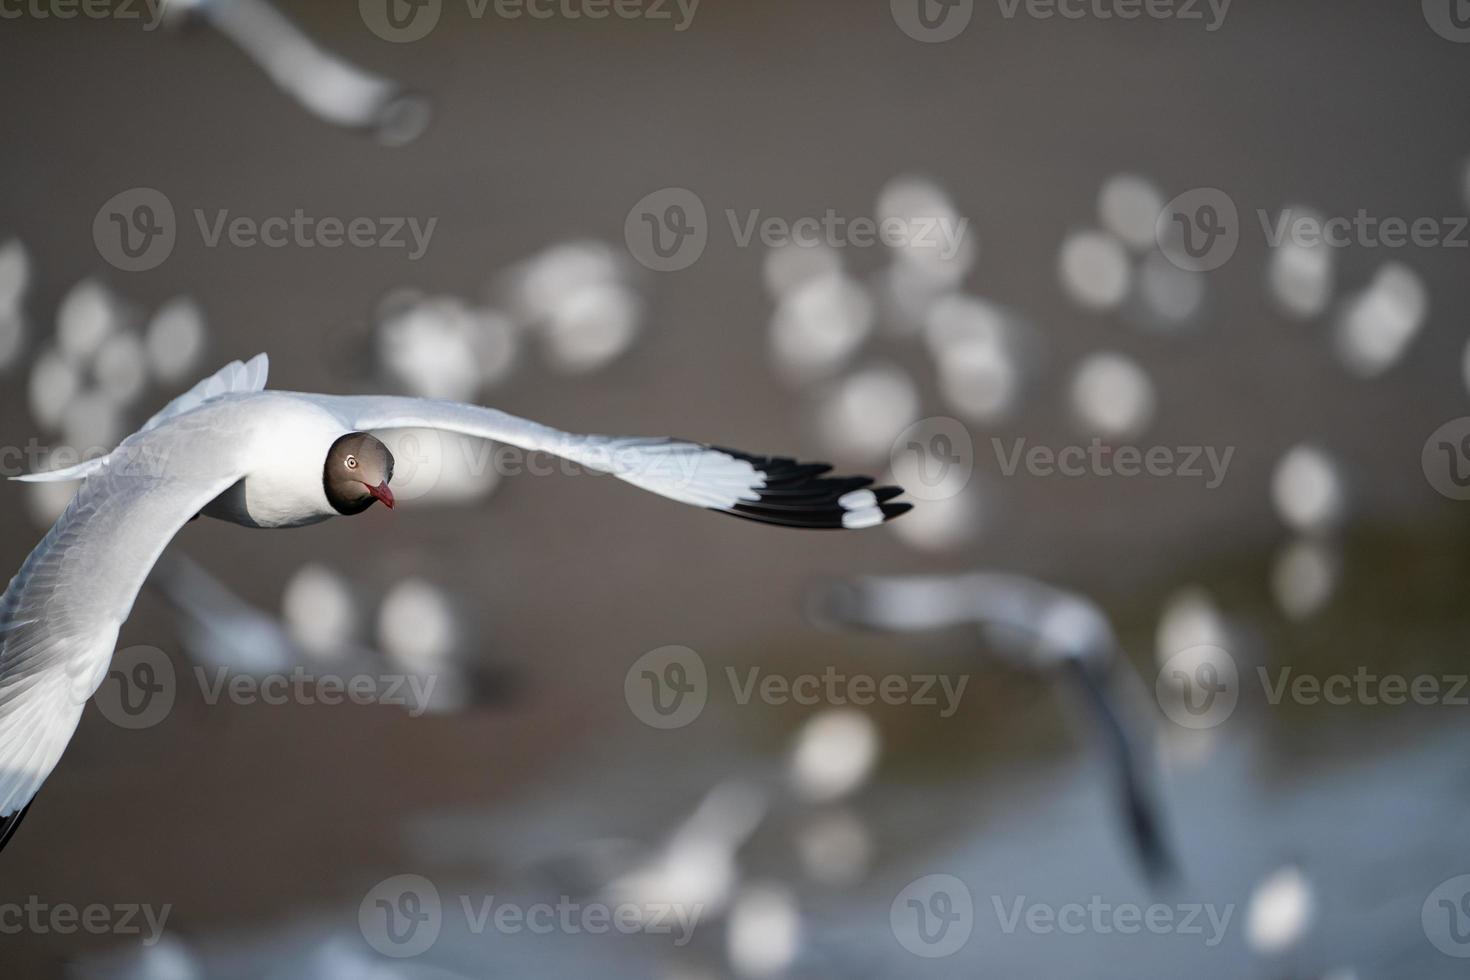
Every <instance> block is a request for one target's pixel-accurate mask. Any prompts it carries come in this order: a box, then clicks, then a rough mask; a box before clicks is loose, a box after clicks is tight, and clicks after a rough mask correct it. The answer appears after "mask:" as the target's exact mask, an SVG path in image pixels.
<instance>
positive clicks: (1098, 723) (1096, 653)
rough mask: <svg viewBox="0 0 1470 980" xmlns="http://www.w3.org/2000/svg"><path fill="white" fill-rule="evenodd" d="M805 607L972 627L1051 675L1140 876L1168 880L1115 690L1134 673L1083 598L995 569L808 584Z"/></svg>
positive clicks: (903, 627) (824, 613) (1147, 756)
mask: <svg viewBox="0 0 1470 980" xmlns="http://www.w3.org/2000/svg"><path fill="white" fill-rule="evenodd" d="M810 611H811V615H812V617H813V618H814V619H816V620H818V621H819V622H822V623H825V624H828V625H835V626H844V627H848V628H855V629H865V630H872V631H877V632H887V633H912V632H924V631H928V630H936V629H944V628H947V627H952V626H961V625H964V626H976V627H979V629H980V631H981V634H982V636H983V637H984V639H985V641H986V644H987V649H989V650H993V651H994V652H996V653H997V654H999V655H1000V656H1001V657H1002V658H1004V659H1005V660H1006V661H1007V662H1009V663H1011V664H1012V665H1013V666H1018V667H1021V668H1022V669H1025V670H1029V671H1032V672H1041V673H1044V674H1055V675H1056V676H1059V677H1061V678H1062V679H1063V683H1066V684H1068V685H1069V686H1071V687H1072V688H1073V689H1074V690H1075V691H1076V692H1077V693H1078V694H1079V696H1080V697H1081V698H1082V700H1083V702H1084V703H1085V704H1086V709H1085V710H1086V712H1087V714H1088V716H1089V717H1091V719H1092V721H1093V725H1094V726H1095V728H1096V730H1097V732H1098V733H1099V736H1100V738H1101V740H1102V741H1103V743H1104V746H1105V747H1106V749H1107V751H1108V753H1109V755H1110V756H1111V757H1112V760H1113V767H1114V772H1115V778H1116V780H1117V784H1118V791H1117V792H1118V799H1119V802H1120V803H1121V806H1122V810H1123V820H1124V823H1125V825H1126V827H1127V830H1128V834H1129V837H1130V838H1131V839H1132V842H1133V846H1134V850H1135V851H1136V852H1137V855H1138V858H1139V861H1140V863H1141V864H1142V866H1143V870H1144V872H1145V874H1146V875H1147V876H1148V878H1149V880H1150V881H1153V882H1155V883H1159V884H1167V883H1169V882H1171V881H1172V880H1174V879H1175V878H1176V877H1177V873H1178V872H1177V867H1176V863H1175V860H1174V858H1173V856H1172V853H1171V851H1170V848H1169V846H1168V842H1167V840H1166V835H1165V830H1164V820H1163V816H1162V814H1161V813H1160V811H1159V807H1158V804H1157V802H1156V800H1155V798H1154V793H1153V792H1152V787H1151V785H1150V777H1151V774H1152V768H1153V767H1152V765H1151V762H1150V760H1151V749H1150V748H1149V743H1148V740H1147V738H1146V737H1145V736H1144V735H1142V734H1140V733H1139V732H1138V731H1137V730H1136V728H1137V727H1138V726H1137V725H1136V722H1137V718H1136V713H1135V712H1132V711H1130V710H1127V709H1128V708H1129V705H1127V704H1124V703H1122V700H1121V699H1120V698H1119V696H1118V695H1119V693H1120V692H1118V691H1117V690H1116V686H1117V684H1116V682H1118V681H1123V680H1127V681H1132V682H1133V683H1134V686H1137V680H1138V678H1137V676H1136V675H1135V674H1133V673H1132V672H1131V670H1130V669H1129V668H1128V663H1127V660H1126V659H1125V658H1124V657H1123V656H1122V652H1121V648H1120V646H1119V643H1118V640H1117V637H1116V635H1115V634H1114V632H1113V627H1112V624H1111V623H1110V622H1109V621H1108V618H1107V616H1106V615H1105V614H1104V613H1103V611H1102V610H1101V609H1099V608H1098V607H1097V605H1096V604H1095V603H1093V602H1092V601H1091V600H1089V599H1086V598H1084V597H1082V596H1079V595H1076V594H1074V593H1070V592H1065V591H1063V590H1061V589H1058V588H1056V587H1054V586H1051V585H1048V584H1046V583H1044V582H1039V581H1037V580H1035V579H1031V578H1026V577H1025V576H1021V575H1010V574H1005V573H1001V572H974V573H970V574H967V575H913V576H901V577H900V576H891V577H890V576H866V577H861V578H855V579H851V580H847V581H842V582H835V583H829V584H828V585H826V586H824V587H822V588H819V589H817V590H815V591H814V592H813V593H812V595H811V597H810Z"/></svg>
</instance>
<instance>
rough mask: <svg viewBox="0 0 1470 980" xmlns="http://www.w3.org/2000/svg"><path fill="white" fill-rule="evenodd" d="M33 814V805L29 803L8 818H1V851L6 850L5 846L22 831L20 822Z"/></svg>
mask: <svg viewBox="0 0 1470 980" xmlns="http://www.w3.org/2000/svg"><path fill="white" fill-rule="evenodd" d="M30 812H31V805H30V804H29V803H27V804H26V805H25V806H23V807H21V808H20V809H19V810H17V811H15V812H14V813H12V814H11V815H10V816H8V817H0V851H3V850H5V845H6V844H9V843H10V838H12V837H14V836H15V832H16V831H17V830H18V829H20V822H21V821H22V820H24V819H25V818H26V814H27V813H30Z"/></svg>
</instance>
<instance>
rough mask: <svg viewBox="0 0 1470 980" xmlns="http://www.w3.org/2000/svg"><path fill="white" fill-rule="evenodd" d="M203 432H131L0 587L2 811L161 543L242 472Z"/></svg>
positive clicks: (45, 767) (107, 641)
mask: <svg viewBox="0 0 1470 980" xmlns="http://www.w3.org/2000/svg"><path fill="white" fill-rule="evenodd" d="M212 435H213V433H212V432H208V431H205V429H204V427H203V426H202V425H186V424H183V423H182V422H180V423H176V424H173V425H170V426H167V427H165V428H164V429H160V430H158V432H157V433H156V434H150V435H147V436H142V435H135V436H132V437H130V438H129V439H128V440H127V441H126V442H124V443H123V446H122V447H119V450H120V451H118V452H114V453H113V455H112V456H110V457H108V461H107V464H106V465H105V466H103V467H102V468H101V469H99V470H98V471H97V472H96V473H94V474H93V475H92V476H90V477H88V478H87V480H86V481H85V482H84V483H83V484H82V487H81V490H80V491H78V493H77V496H76V497H75V498H74V499H73V500H72V502H71V505H70V506H69V507H67V509H66V512H65V513H64V514H62V516H61V518H60V519H59V520H58V521H57V522H56V525H55V526H54V527H52V528H51V531H50V532H49V533H48V534H47V535H46V537H45V538H44V539H43V540H42V541H41V543H40V544H39V545H37V546H36V549H35V550H34V551H32V552H31V554H30V557H28V558H27V559H26V560H25V563H24V564H23V565H22V566H21V569H20V571H19V572H18V573H17V574H16V576H15V578H14V579H12V580H11V582H10V586H9V588H7V589H6V590H5V594H4V595H3V596H0V819H3V818H6V817H9V816H11V815H13V814H16V813H17V812H19V811H20V810H22V809H23V808H24V807H25V806H26V805H27V804H28V803H29V802H30V800H31V798H32V797H33V796H34V795H35V793H36V790H37V789H38V788H40V785H41V783H42V782H43V781H44V780H45V778H46V777H47V776H48V775H50V773H51V770H52V769H54V768H55V766H56V763H57V762H58V761H59V760H60V758H61V754H62V751H63V750H64V749H65V748H66V744H67V742H69V741H70V740H71V736H72V733H73V732H74V731H75V730H76V726H77V721H78V720H79V719H80V718H81V714H82V708H83V706H84V705H85V704H86V701H87V699H88V698H89V697H91V696H92V694H93V692H95V691H96V690H97V687H98V685H99V684H100V683H101V681H102V678H103V677H104V676H105V674H106V670H107V665H108V663H109V662H110V660H111V658H112V649H113V645H114V644H115V643H116V642H117V634H118V630H119V628H120V627H121V626H122V624H123V621H124V620H125V619H127V616H128V613H129V612H131V611H132V607H133V602H134V600H135V599H136V598H137V596H138V589H139V588H140V587H141V586H142V584H143V580H144V579H145V578H146V577H147V575H148V571H149V569H151V568H152V567H153V563H154V562H155V561H156V560H157V559H158V556H159V554H160V553H161V552H162V551H163V549H164V547H165V546H166V545H167V544H168V542H169V540H170V539H171V538H173V536H174V534H175V533H176V532H177V531H178V529H179V528H180V527H182V526H183V525H184V523H185V522H186V521H188V520H189V518H191V517H193V516H194V515H195V514H197V513H198V512H199V510H200V508H202V507H203V506H204V505H205V504H207V503H209V501H211V500H213V499H214V498H215V497H216V496H218V495H219V494H220V493H222V492H223V491H224V490H225V489H226V488H228V487H229V486H230V485H231V484H233V483H234V482H235V481H236V480H238V479H239V478H240V477H241V475H243V468H237V467H233V466H224V465H220V464H221V463H222V461H223V460H222V457H223V456H225V455H227V451H221V450H219V449H218V448H216V446H217V444H218V443H220V442H222V441H224V440H216V439H212V438H210V437H211V436H212Z"/></svg>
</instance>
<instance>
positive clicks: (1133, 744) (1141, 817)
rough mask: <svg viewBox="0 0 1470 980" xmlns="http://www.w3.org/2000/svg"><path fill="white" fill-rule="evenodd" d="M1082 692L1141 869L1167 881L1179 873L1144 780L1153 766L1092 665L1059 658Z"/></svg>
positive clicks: (1158, 880)
mask: <svg viewBox="0 0 1470 980" xmlns="http://www.w3.org/2000/svg"><path fill="white" fill-rule="evenodd" d="M1064 663H1065V664H1066V668H1067V671H1068V673H1069V675H1070V676H1071V677H1072V678H1073V679H1074V681H1075V682H1076V686H1077V688H1078V690H1079V692H1080V693H1081V695H1082V697H1083V698H1084V699H1085V700H1086V701H1087V702H1088V704H1089V706H1090V707H1091V708H1092V710H1093V714H1094V717H1095V718H1096V719H1097V722H1098V725H1097V727H1099V728H1100V729H1101V730H1102V732H1103V734H1104V736H1105V737H1106V738H1107V741H1108V750H1109V752H1110V753H1111V755H1112V757H1113V766H1114V773H1115V775H1116V778H1117V780H1118V797H1119V800H1120V801H1121V803H1122V805H1123V818H1124V823H1125V825H1126V827H1127V828H1128V835H1129V837H1130V839H1131V840H1132V843H1133V849H1134V851H1135V853H1136V854H1137V855H1138V860H1139V862H1140V863H1141V864H1142V865H1143V870H1144V874H1145V875H1147V876H1148V879H1149V881H1150V882H1151V883H1153V884H1155V885H1168V884H1171V883H1172V882H1174V881H1176V880H1177V879H1178V876H1179V870H1178V867H1179V866H1178V862H1177V861H1176V860H1175V859H1174V855H1173V852H1172V850H1171V849H1170V847H1169V842H1168V835H1167V833H1166V832H1165V829H1164V818H1163V814H1162V813H1161V812H1160V808H1159V806H1158V804H1157V802H1156V801H1155V799H1154V794H1153V791H1152V786H1151V785H1150V783H1149V777H1150V773H1151V771H1152V766H1151V765H1150V763H1149V760H1148V759H1147V757H1146V753H1145V752H1144V751H1143V750H1142V749H1141V748H1140V741H1139V740H1138V738H1137V736H1136V735H1135V734H1134V733H1133V732H1132V731H1131V730H1130V729H1129V727H1128V725H1127V724H1126V723H1125V722H1124V719H1123V712H1122V711H1121V710H1120V708H1119V705H1118V704H1117V702H1116V700H1115V699H1114V698H1113V697H1112V695H1111V694H1110V693H1109V691H1108V687H1107V681H1106V680H1105V679H1104V678H1103V677H1101V676H1099V675H1098V673H1097V671H1096V669H1095V668H1094V666H1093V665H1091V664H1089V663H1087V662H1084V661H1082V660H1077V659H1068V660H1066V661H1064Z"/></svg>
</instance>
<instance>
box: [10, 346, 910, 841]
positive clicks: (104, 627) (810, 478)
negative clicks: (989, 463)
mask: <svg viewBox="0 0 1470 980" xmlns="http://www.w3.org/2000/svg"><path fill="white" fill-rule="evenodd" d="M267 369H268V364H267V360H266V357H265V355H264V354H261V355H258V356H257V357H255V358H254V359H252V360H251V361H250V362H248V363H246V364H241V363H240V362H238V361H236V362H232V363H231V364H229V365H226V366H225V368H223V369H222V370H220V371H219V372H218V373H216V374H215V375H213V376H211V377H209V378H206V379H205V380H204V381H201V382H200V383H199V384H198V385H196V386H195V387H194V388H192V389H190V390H189V391H188V392H185V393H184V394H183V395H180V396H179V397H178V398H176V399H174V400H173V401H172V402H170V403H169V404H168V406H166V407H165V408H164V409H163V411H161V412H159V413H158V414H157V415H155V416H154V417H153V418H151V419H149V420H148V422H147V423H145V424H144V426H143V427H142V428H141V429H140V430H139V431H138V432H136V433H134V434H133V435H131V436H129V437H128V438H127V439H125V440H123V442H122V443H121V444H120V445H119V446H118V447H117V449H115V450H113V452H111V453H109V454H108V455H107V456H104V457H101V458H98V459H94V460H89V461H87V462H84V463H81V464H79V465H77V466H73V467H69V468H67V469H64V470H56V471H50V472H46V473H37V474H31V475H29V476H26V477H20V478H19V479H23V480H32V481H35V480H77V479H81V480H82V485H81V487H80V489H79V490H78V491H77V494H76V496H75V497H74V498H73V500H72V502H71V504H70V505H69V506H68V507H67V509H66V512H65V513H64V514H62V516H61V517H60V518H59V519H58V520H57V522H56V524H55V526H53V527H52V528H51V530H50V532H49V533H48V534H47V535H46V537H45V538H44V539H43V540H42V541H41V543H40V544H39V545H37V547H36V549H35V550H34V551H32V552H31V554H30V556H29V557H28V558H27V559H26V560H25V563H24V564H23V565H22V566H21V569H20V571H19V572H18V573H17V574H16V576H15V578H14V579H12V580H11V583H10V586H9V587H8V588H7V589H6V590H5V593H4V596H3V597H0V846H3V843H4V841H5V840H6V839H8V836H9V834H11V833H13V832H14V829H15V826H16V825H17V824H18V823H19V819H20V817H21V816H22V815H23V814H24V811H25V808H26V807H27V806H29V804H30V801H31V799H32V798H33V797H34V796H35V793H36V791H37V790H38V789H39V788H40V786H41V783H42V782H43V781H44V780H45V779H46V777H47V776H48V775H50V773H51V771H52V770H53V769H54V768H55V767H56V764H57V762H58V761H59V760H60V758H61V755H62V752H63V751H64V750H65V748H66V745H67V743H68V742H69V741H70V740H71V737H72V734H73V732H75V730H76V726H77V722H78V721H79V720H80V718H81V714H82V708H83V706H84V705H85V704H86V701H87V699H88V698H90V697H91V696H92V694H93V693H95V692H96V690H97V688H98V687H99V686H100V684H101V682H102V680H103V678H104V677H105V676H106V673H107V668H108V666H109V663H110V661H111V658H112V651H113V647H114V646H115V644H116V642H117V636H118V631H119V630H120V629H121V627H122V624H123V622H124V621H125V620H126V619H127V617H128V615H129V613H130V612H131V611H132V607H133V603H134V601H135V600H136V599H137V595H138V591H139V589H140V588H141V587H142V585H143V582H144V580H145V579H146V578H147V576H148V573H149V570H150V569H151V568H152V567H153V565H154V563H155V562H156V561H157V560H158V557H159V555H160V554H161V553H162V552H163V550H164V548H165V547H166V546H167V545H168V543H169V541H170V540H172V538H173V536H174V535H175V534H176V533H177V532H178V531H179V529H180V528H182V527H183V526H184V524H186V523H187V522H188V521H189V520H191V519H192V518H194V517H196V516H199V515H201V514H202V515H204V516H208V517H214V518H218V519H221V520H225V521H230V522H232V523H236V524H241V525H244V526H246V527H255V528H288V527H301V526H303V525H307V524H315V523H318V522H320V521H324V520H327V519H329V518H332V517H336V516H339V515H350V514H355V513H360V512H361V511H363V510H366V509H367V508H368V507H370V506H371V505H372V504H374V503H376V502H382V503H383V504H384V505H385V506H388V507H392V506H393V503H394V500H393V494H392V491H391V489H390V488H389V483H390V482H391V479H392V472H393V459H392V456H391V454H389V453H388V451H387V449H386V447H384V446H383V445H382V443H380V442H378V440H377V439H376V438H374V437H372V436H371V435H369V434H368V432H369V430H373V429H399V428H427V429H438V430H443V431H448V432H454V433H459V434H462V435H468V436H475V437H479V438H483V439H491V440H495V441H498V442H503V443H507V444H510V445H514V446H519V447H520V448H522V449H525V450H528V451H546V452H549V453H552V454H555V455H558V456H561V457H563V458H565V459H568V460H571V461H573V462H576V463H579V464H581V465H583V466H586V467H587V468H588V469H592V470H598V471H601V472H608V473H612V474H613V475H615V476H617V477H619V478H620V479H622V480H624V481H626V482H628V483H632V484H634V485H635V486H638V487H640V488H642V489H645V490H648V491H650V492H653V493H657V494H659V495H661V496H664V497H669V498H670V499H673V500H677V501H680V502H682V503H688V504H694V505H696V506H702V507H707V508H710V509H714V510H719V511H722V512H724V513H729V514H732V515H734V516H737V517H744V518H747V519H749V520H755V521H761V522H764V523H771V524H779V525H785V526H794V527H816V528H856V527H868V526H872V525H875V524H880V523H882V522H883V521H885V520H887V519H888V518H891V517H894V516H897V515H898V514H901V513H903V512H904V511H906V510H908V509H909V505H907V504H899V503H888V501H889V500H891V499H892V497H894V496H896V495H897V494H898V493H899V492H900V491H899V490H898V488H876V489H872V488H869V486H868V485H869V484H870V483H871V482H872V481H871V480H869V479H867V478H865V477H849V478H822V476H821V475H822V474H823V473H825V472H826V470H827V469H828V468H827V467H825V466H823V465H818V464H798V463H796V462H795V461H794V460H789V459H780V458H764V457H755V456H747V455H744V454H741V453H736V452H733V451H730V450H721V449H716V448H712V447H709V446H703V445H700V444H697V443H691V442H683V441H678V440H672V439H646V438H617V437H609V436H577V435H571V434H569V433H565V432H560V431H558V430H556V429H552V428H550V427H548V426H544V425H540V424H538V423H535V422H529V421H527V420H525V419H519V418H516V417H515V416H512V415H507V414H506V413H504V412H499V411H496V410H494V409H489V408H482V407H479V406H474V405H463V404H459V403H455V402H433V401H424V400H420V399H415V398H403V397H396V396H334V395H319V394H309V393H299V392H281V391H266V390H265V383H266V375H267Z"/></svg>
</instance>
